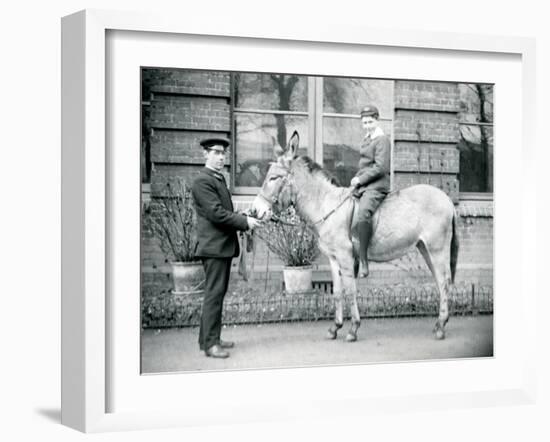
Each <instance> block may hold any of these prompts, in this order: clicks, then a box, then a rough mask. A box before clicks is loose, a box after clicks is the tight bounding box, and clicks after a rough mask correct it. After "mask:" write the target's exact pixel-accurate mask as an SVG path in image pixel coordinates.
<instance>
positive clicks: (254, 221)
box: [246, 216, 262, 230]
mask: <svg viewBox="0 0 550 442" xmlns="http://www.w3.org/2000/svg"><path fill="white" fill-rule="evenodd" d="M246 221H247V222H248V228H249V229H250V230H254V229H255V228H256V227H260V226H261V225H262V222H261V221H260V220H259V219H258V218H254V217H252V216H247V217H246Z"/></svg>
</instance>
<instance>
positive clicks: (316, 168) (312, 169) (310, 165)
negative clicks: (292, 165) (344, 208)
mask: <svg viewBox="0 0 550 442" xmlns="http://www.w3.org/2000/svg"><path fill="white" fill-rule="evenodd" d="M298 160H300V161H301V162H302V163H304V164H305V166H306V167H307V170H308V171H309V173H311V174H320V175H321V176H322V177H323V178H325V179H326V180H327V181H328V182H329V183H330V184H332V185H333V186H336V187H340V182H339V181H338V178H336V177H335V176H334V175H333V174H331V173H330V172H329V171H328V170H325V169H323V168H322V167H321V165H320V164H318V163H316V162H315V161H313V160H312V159H311V158H310V157H308V156H307V155H302V156H300V157H298Z"/></svg>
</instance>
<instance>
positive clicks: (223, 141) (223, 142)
mask: <svg viewBox="0 0 550 442" xmlns="http://www.w3.org/2000/svg"><path fill="white" fill-rule="evenodd" d="M229 143H230V141H229V140H228V139H227V138H224V137H214V138H205V139H204V140H202V141H201V142H200V145H201V146H202V147H203V148H204V149H210V148H211V147H212V146H222V147H223V148H224V150H225V149H227V146H229Z"/></svg>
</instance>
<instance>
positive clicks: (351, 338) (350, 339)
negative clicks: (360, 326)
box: [346, 332, 357, 342]
mask: <svg viewBox="0 0 550 442" xmlns="http://www.w3.org/2000/svg"><path fill="white" fill-rule="evenodd" d="M355 341H357V334H356V333H353V332H348V334H347V335H346V342H355Z"/></svg>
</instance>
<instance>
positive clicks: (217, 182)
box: [192, 138, 260, 358]
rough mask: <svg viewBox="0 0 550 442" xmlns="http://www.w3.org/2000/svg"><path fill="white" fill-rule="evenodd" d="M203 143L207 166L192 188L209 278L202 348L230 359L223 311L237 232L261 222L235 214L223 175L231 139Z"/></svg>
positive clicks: (199, 248) (201, 254)
mask: <svg viewBox="0 0 550 442" xmlns="http://www.w3.org/2000/svg"><path fill="white" fill-rule="evenodd" d="M200 144H201V146H202V147H203V149H204V159H205V167H204V169H202V170H201V172H200V174H199V176H198V177H197V178H196V179H195V181H194V183H193V187H192V194H193V200H194V202H195V207H196V210H197V232H198V233H197V249H196V253H195V256H196V257H197V258H201V260H202V264H203V267H204V273H205V275H206V281H205V287H204V301H203V305H202V315H201V322H200V329H199V347H200V349H201V350H204V352H205V354H206V356H210V357H214V358H227V357H228V356H229V353H228V352H227V350H226V349H227V348H231V347H233V346H234V343H233V342H229V341H222V339H221V336H220V335H221V325H222V308H223V298H224V297H225V293H226V292H227V286H228V283H229V276H230V272H231V260H232V259H233V258H234V257H236V256H239V240H238V238H237V230H248V229H254V228H255V227H257V226H258V225H260V221H258V220H257V219H255V218H252V217H249V216H246V215H243V214H240V213H236V212H234V211H233V203H232V201H231V193H230V192H229V189H228V188H227V184H226V182H225V178H224V177H223V175H222V174H221V171H222V169H223V166H224V164H225V155H226V149H227V147H228V146H229V140H228V139H226V138H208V139H205V140H203V141H201V143H200Z"/></svg>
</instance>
